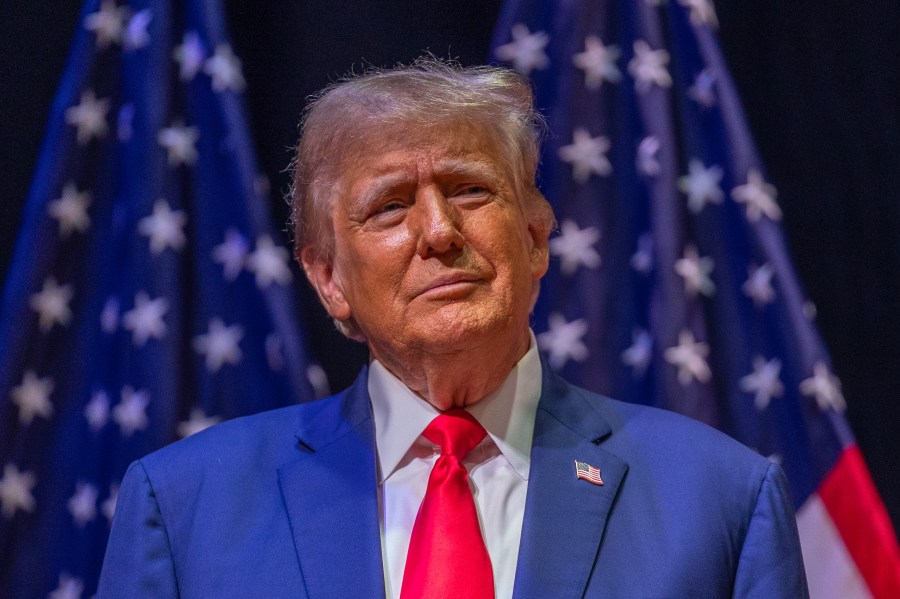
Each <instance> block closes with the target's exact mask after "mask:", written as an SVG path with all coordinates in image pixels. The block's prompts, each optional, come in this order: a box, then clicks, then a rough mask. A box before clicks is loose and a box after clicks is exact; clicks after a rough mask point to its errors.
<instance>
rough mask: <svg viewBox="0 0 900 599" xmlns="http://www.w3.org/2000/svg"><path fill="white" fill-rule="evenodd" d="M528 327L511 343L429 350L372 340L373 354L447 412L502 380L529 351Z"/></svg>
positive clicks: (490, 342)
mask: <svg viewBox="0 0 900 599" xmlns="http://www.w3.org/2000/svg"><path fill="white" fill-rule="evenodd" d="M530 342H531V341H530V335H529V332H528V329H527V328H525V329H524V330H522V332H521V333H520V334H517V335H515V336H514V337H513V339H512V340H511V341H510V342H508V343H502V344H501V343H500V342H498V341H497V340H496V339H486V340H484V342H482V343H481V344H479V345H474V346H469V347H466V348H465V349H450V350H444V349H442V350H440V351H437V352H433V351H427V350H423V349H420V348H409V347H402V348H395V347H381V346H377V345H375V344H371V343H370V344H369V350H370V351H371V352H372V356H373V357H374V358H375V359H377V360H378V361H379V362H381V364H382V365H383V366H384V367H385V368H387V369H388V370H390V371H391V373H393V374H394V376H396V377H397V378H398V379H400V380H401V381H403V384H405V385H406V386H407V387H409V388H410V389H412V390H413V392H415V393H416V394H417V395H419V396H420V397H421V398H423V399H424V400H425V401H427V402H428V403H430V404H431V405H433V406H434V407H435V408H437V409H438V410H440V411H442V412H444V411H446V410H449V409H451V408H463V407H466V406H469V405H472V404H474V403H477V402H478V401H480V400H481V399H482V398H483V397H485V396H486V395H488V394H490V393H491V392H492V391H495V390H496V389H498V388H499V387H500V385H501V384H503V381H504V380H505V379H506V376H507V375H508V374H509V372H510V370H512V368H513V367H514V366H515V365H516V363H517V362H518V361H519V360H520V359H522V356H524V355H525V353H526V352H527V351H528V347H529V345H530Z"/></svg>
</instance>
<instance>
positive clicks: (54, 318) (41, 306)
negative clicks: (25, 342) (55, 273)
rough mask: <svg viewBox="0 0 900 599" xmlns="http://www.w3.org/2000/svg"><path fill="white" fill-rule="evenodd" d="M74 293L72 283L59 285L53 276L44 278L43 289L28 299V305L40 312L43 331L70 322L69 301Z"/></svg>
mask: <svg viewBox="0 0 900 599" xmlns="http://www.w3.org/2000/svg"><path fill="white" fill-rule="evenodd" d="M73 293H74V292H73V291H72V286H71V285H58V284H57V283H56V279H54V278H53V277H47V278H46V279H45V280H44V286H43V287H42V288H41V290H40V291H38V292H37V293H35V294H34V295H32V296H31V297H30V298H29V299H28V305H29V306H31V309H32V310H34V311H35V312H37V313H38V323H39V326H40V329H41V331H44V332H47V331H49V330H50V329H52V328H53V325H55V324H58V325H60V326H63V327H65V326H67V325H68V324H69V321H71V320H72V310H71V309H70V308H69V302H70V301H72V295H73Z"/></svg>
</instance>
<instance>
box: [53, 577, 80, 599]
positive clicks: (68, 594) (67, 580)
mask: <svg viewBox="0 0 900 599" xmlns="http://www.w3.org/2000/svg"><path fill="white" fill-rule="evenodd" d="M83 592H84V582H82V580H81V579H80V578H75V577H74V576H70V575H69V574H67V573H65V572H63V573H62V574H60V575H59V586H58V587H56V589H55V590H54V591H53V592H51V593H50V594H49V595H47V599H81V595H82V593H83Z"/></svg>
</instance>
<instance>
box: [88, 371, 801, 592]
mask: <svg viewBox="0 0 900 599" xmlns="http://www.w3.org/2000/svg"><path fill="white" fill-rule="evenodd" d="M544 370H545V375H544V381H543V390H542V396H541V400H540V404H539V407H538V412H537V420H536V423H535V431H534V443H533V448H532V452H531V475H530V479H529V481H528V492H527V500H526V506H525V517H524V523H523V527H522V541H521V547H520V550H519V556H518V565H517V570H516V581H515V591H514V596H515V597H516V599H526V598H530V597H533V598H536V599H564V598H570V597H571V598H576V597H690V598H701V597H731V596H735V597H760V598H765V599H773V598H779V597H792V598H793V597H805V596H806V595H807V591H806V579H805V576H804V573H803V564H802V561H801V558H800V546H799V542H798V538H797V529H796V524H795V521H794V512H793V508H792V505H791V502H790V500H789V493H788V489H787V485H786V481H785V477H784V474H783V473H782V471H781V469H780V468H779V467H778V466H776V465H774V464H772V463H770V462H769V461H768V460H766V459H764V458H762V457H760V456H758V455H756V454H755V453H753V452H752V451H750V450H748V449H746V448H745V447H743V446H742V445H740V444H738V443H737V442H735V441H733V440H731V439H730V438H728V437H726V436H725V435H723V434H721V433H719V432H717V431H715V430H713V429H711V428H709V427H706V426H704V425H702V424H699V423H697V422H694V421H692V420H689V419H687V418H684V417H681V416H678V415H675V414H672V413H669V412H665V411H662V410H656V409H653V408H647V407H642V406H635V405H630V404H625V403H621V402H617V401H614V400H610V399H608V398H605V397H602V396H599V395H596V394H593V393H589V392H587V391H585V390H583V389H579V388H577V387H573V386H571V385H569V384H567V383H566V382H564V381H563V380H561V379H560V378H558V377H556V376H555V375H553V374H552V373H551V372H550V369H549V368H547V367H546V366H545V369H544ZM575 460H579V461H583V462H587V463H589V464H591V465H594V466H597V467H598V468H600V470H601V472H602V477H603V481H604V483H605V484H604V485H603V486H596V485H593V484H591V483H589V482H587V481H585V480H578V479H576V477H575V471H574V461H575ZM376 480H377V477H376V454H375V436H374V430H373V420H372V416H371V409H370V406H369V398H368V392H367V378H366V372H365V371H364V372H363V373H362V374H361V375H360V377H359V378H358V379H357V381H356V382H355V383H354V385H353V386H352V387H350V388H349V389H348V390H346V391H345V392H343V393H340V394H338V395H336V396H333V397H330V398H328V399H325V400H322V401H318V402H314V403H309V404H304V405H299V406H293V407H290V408H285V409H281V410H276V411H273V412H268V413H264V414H259V415H257V416H251V417H248V418H242V419H237V420H234V421H231V422H227V423H225V424H222V425H219V426H216V427H214V428H213V429H210V430H208V431H204V432H202V433H199V434H197V435H194V436H193V437H190V438H188V439H186V440H184V441H181V442H179V443H175V444H173V445H170V446H168V447H166V448H163V449H162V450H160V451H158V452H156V453H154V454H151V455H150V456H148V457H146V458H144V459H143V460H140V461H139V462H136V463H134V464H133V465H132V466H131V468H130V469H129V471H128V474H127V475H126V476H125V479H124V480H123V482H122V487H121V490H120V493H119V498H118V506H117V509H116V516H115V521H114V523H113V528H112V533H111V536H110V541H109V547H108V550H107V555H106V560H105V562H104V566H103V572H102V575H101V580H100V589H99V592H98V597H100V598H106V597H129V598H130V597H178V596H180V597H217V598H218V597H267V598H277V597H297V598H306V597H309V598H311V599H322V598H326V597H341V598H348V597H349V598H357V597H360V598H364V597H384V580H383V569H382V563H381V543H380V536H379V518H378V502H377V494H376V484H377V483H376ZM460 575H461V576H464V575H465V567H464V565H463V566H461V573H460Z"/></svg>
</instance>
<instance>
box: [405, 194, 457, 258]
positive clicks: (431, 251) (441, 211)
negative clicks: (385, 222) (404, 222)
mask: <svg viewBox="0 0 900 599" xmlns="http://www.w3.org/2000/svg"><path fill="white" fill-rule="evenodd" d="M413 210H414V212H416V216H417V218H416V219H415V220H416V222H417V224H418V229H419V230H418V231H417V233H418V241H417V245H416V251H417V253H418V254H419V256H420V257H421V258H428V257H431V256H436V255H441V254H445V253H447V252H450V251H454V250H460V249H462V247H463V245H464V244H465V238H464V237H463V235H462V232H461V231H460V229H461V215H460V213H459V209H458V208H455V207H454V206H453V205H452V204H451V203H450V202H448V201H447V198H446V197H444V194H443V193H441V192H440V191H437V190H433V189H429V190H425V191H424V192H423V193H421V194H420V195H419V197H418V198H416V203H415V207H414V209H413Z"/></svg>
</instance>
